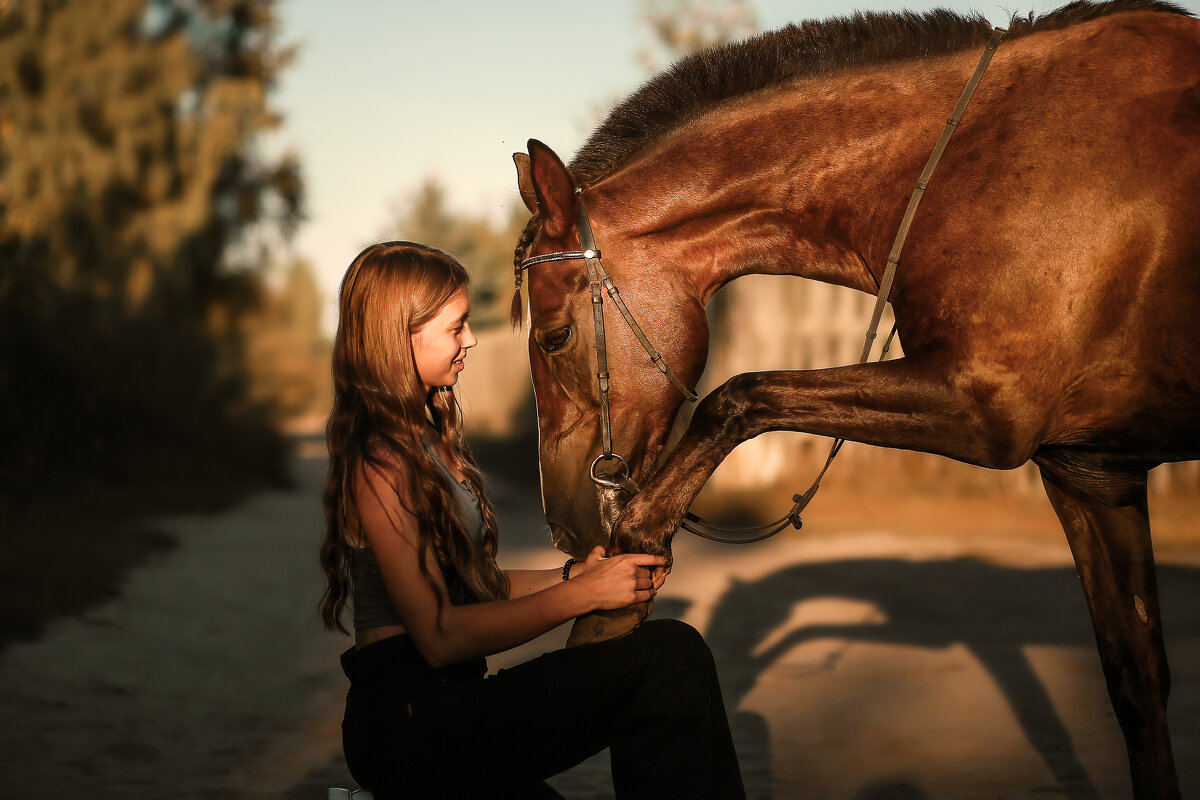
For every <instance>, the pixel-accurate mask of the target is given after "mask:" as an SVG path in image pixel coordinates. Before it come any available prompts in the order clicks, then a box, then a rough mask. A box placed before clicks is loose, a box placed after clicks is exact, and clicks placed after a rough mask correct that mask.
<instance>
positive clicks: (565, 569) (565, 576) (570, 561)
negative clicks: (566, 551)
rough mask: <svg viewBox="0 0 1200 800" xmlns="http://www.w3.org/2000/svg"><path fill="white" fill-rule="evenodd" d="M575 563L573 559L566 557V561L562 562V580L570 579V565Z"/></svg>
mask: <svg viewBox="0 0 1200 800" xmlns="http://www.w3.org/2000/svg"><path fill="white" fill-rule="evenodd" d="M574 564H575V559H573V558H568V559H567V563H565V564H563V580H564V581H569V580H571V567H572V566H573V565H574Z"/></svg>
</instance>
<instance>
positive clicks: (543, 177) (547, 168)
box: [529, 139, 575, 238]
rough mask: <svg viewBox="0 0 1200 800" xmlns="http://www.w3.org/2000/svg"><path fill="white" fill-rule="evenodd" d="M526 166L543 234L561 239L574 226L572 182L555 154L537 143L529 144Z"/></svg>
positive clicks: (573, 183)
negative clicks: (540, 217) (527, 164)
mask: <svg viewBox="0 0 1200 800" xmlns="http://www.w3.org/2000/svg"><path fill="white" fill-rule="evenodd" d="M529 162H530V164H529V173H530V177H531V179H532V183H533V192H534V196H535V198H536V199H537V209H538V211H539V212H541V215H542V220H543V222H542V230H543V231H545V232H546V234H547V235H549V236H552V237H555V238H558V237H561V236H562V235H563V234H565V233H566V232H567V230H568V229H569V228H570V227H571V225H572V224H573V223H574V222H575V180H574V179H573V178H572V177H571V173H570V172H568V171H567V168H566V166H565V165H564V164H563V162H562V160H561V159H560V158H559V157H558V156H557V155H556V154H555V152H554V151H553V150H551V149H550V148H549V147H547V146H546V145H544V144H542V143H541V142H539V141H538V140H537V139H530V140H529Z"/></svg>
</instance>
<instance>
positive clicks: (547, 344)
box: [538, 325, 571, 353]
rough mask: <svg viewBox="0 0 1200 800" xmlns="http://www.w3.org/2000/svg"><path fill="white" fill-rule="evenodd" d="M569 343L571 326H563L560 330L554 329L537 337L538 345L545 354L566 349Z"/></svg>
mask: <svg viewBox="0 0 1200 800" xmlns="http://www.w3.org/2000/svg"><path fill="white" fill-rule="evenodd" d="M569 341H571V326H570V325H564V326H563V327H561V328H555V329H554V330H552V331H547V332H546V333H543V334H542V335H541V336H539V337H538V344H539V345H540V346H541V348H542V349H543V350H545V351H546V352H547V353H553V352H555V351H556V350H561V349H563V348H564V347H566V345H567V342H569Z"/></svg>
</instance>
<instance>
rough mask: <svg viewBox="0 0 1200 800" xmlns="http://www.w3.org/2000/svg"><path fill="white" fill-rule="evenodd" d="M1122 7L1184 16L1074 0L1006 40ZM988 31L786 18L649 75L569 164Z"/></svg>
mask: <svg viewBox="0 0 1200 800" xmlns="http://www.w3.org/2000/svg"><path fill="white" fill-rule="evenodd" d="M1121 11H1164V12H1168V13H1173V14H1188V12H1187V11H1185V10H1184V9H1182V8H1180V7H1178V6H1176V5H1173V4H1171V3H1168V2H1161V1H1160V0H1108V2H1098V3H1097V2H1090V0H1077V1H1076V2H1073V3H1070V4H1069V5H1066V6H1063V7H1062V8H1060V9H1058V10H1057V11H1052V12H1050V13H1048V14H1045V15H1043V16H1041V17H1037V18H1035V17H1034V16H1033V14H1029V15H1028V16H1025V17H1020V16H1016V15H1014V16H1013V18H1012V20H1011V21H1010V23H1009V26H1008V30H1009V33H1008V37H1007V38H1009V39H1012V38H1015V37H1018V36H1026V35H1028V34H1031V33H1036V32H1039V31H1046V30H1054V29H1057V28H1065V27H1068V26H1070V25H1075V24H1078V23H1080V22H1086V21H1088V20H1092V19H1096V18H1098V17H1105V16H1108V15H1110V14H1116V13H1118V12H1121ZM990 33H991V26H990V25H989V24H988V21H987V20H986V19H984V18H983V17H982V16H981V15H979V14H973V15H971V16H960V15H958V14H955V13H953V12H951V11H947V10H945V9H935V10H933V11H929V12H927V13H923V14H922V13H914V12H907V11H906V12H901V13H880V12H870V11H868V12H855V13H854V14H853V15H851V16H848V17H834V18H831V19H827V20H823V21H807V22H801V23H800V24H798V25H788V26H787V27H786V28H783V29H781V30H778V31H772V32H769V33H764V34H761V35H759V36H755V37H753V38H751V39H747V40H746V41H743V42H737V43H734V44H729V45H725V46H724V47H716V48H713V49H710V50H704V51H701V52H698V53H695V54H693V55H691V56H688V57H687V58H684V59H682V60H681V61H678V62H677V63H676V64H675V65H674V66H672V67H670V68H669V69H667V70H666V71H664V72H662V73H660V74H658V75H657V76H656V77H654V78H652V79H650V80H649V81H648V82H647V83H646V84H645V85H643V86H642V87H641V88H640V89H638V90H637V91H636V92H634V93H633V94H632V95H630V96H629V97H628V98H626V99H625V100H624V101H623V102H622V103H621V104H620V105H618V106H617V107H616V108H614V109H613V110H612V112H611V113H609V115H608V117H607V118H605V120H604V122H603V123H601V125H600V127H599V128H597V129H596V131H595V132H594V133H593V134H592V136H591V137H590V138H589V139H588V141H587V142H586V143H585V144H584V145H583V147H582V148H580V150H579V152H578V153H577V154H576V156H575V159H574V160H573V161H572V162H571V165H570V169H571V174H572V175H574V177H575V180H576V181H577V182H579V183H580V184H582V185H585V186H586V185H588V184H593V183H596V182H597V181H599V180H600V179H601V178H604V177H605V176H607V175H610V174H612V173H613V172H614V171H615V170H616V169H617V168H619V167H620V166H621V165H623V164H625V163H626V162H627V161H629V160H630V159H631V158H632V157H633V156H634V155H636V154H637V153H639V152H641V151H643V150H645V149H646V148H648V147H650V146H651V145H653V144H654V143H655V142H657V141H659V140H660V139H661V138H662V137H663V136H664V135H666V134H667V133H669V132H670V131H672V130H674V129H676V128H678V127H679V126H681V125H683V124H685V123H687V122H689V121H690V120H693V119H695V118H697V117H699V116H700V115H701V114H703V113H704V112H705V111H708V110H710V109H712V108H714V107H715V106H717V105H719V104H721V103H723V102H725V101H726V100H730V99H732V98H735V97H740V96H743V95H746V94H750V93H752V92H756V91H759V90H761V89H767V88H770V87H773V86H778V85H780V84H783V83H786V82H788V81H792V80H795V79H798V78H807V77H813V76H817V75H823V74H829V73H832V72H837V71H839V70H845V69H851V68H854V67H859V66H864V65H867V64H884V63H888V62H893V61H903V60H906V59H913V58H922V57H930V56H939V55H945V54H948V53H955V52H958V51H961V50H965V49H967V48H972V47H982V46H983V44H984V42H986V41H987V38H988V36H989V35H990Z"/></svg>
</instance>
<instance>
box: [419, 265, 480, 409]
mask: <svg viewBox="0 0 1200 800" xmlns="http://www.w3.org/2000/svg"><path fill="white" fill-rule="evenodd" d="M470 313H471V299H470V298H469V297H468V296H467V290H466V288H463V289H460V290H459V291H458V292H457V293H456V294H455V295H454V296H453V297H451V298H450V299H449V300H447V301H446V304H445V305H444V306H442V307H441V309H439V310H438V313H437V316H435V317H434V318H433V319H431V320H429V322H427V323H425V325H424V326H423V327H422V328H421V329H420V330H418V331H417V332H416V333H414V334H413V335H412V349H413V359H414V360H415V361H416V362H417V374H418V375H420V377H421V383H423V384H425V390H426V391H429V390H430V389H433V388H435V387H438V386H453V385H454V384H455V383H456V382H457V381H458V373H460V372H462V371H463V367H464V366H465V363H464V359H466V357H467V350H469V349H470V348H472V347H474V346H475V345H477V344H479V340H478V339H476V338H475V335H474V334H472V333H471V326H470V324H468V322H467V317H468V316H469V315H470Z"/></svg>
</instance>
